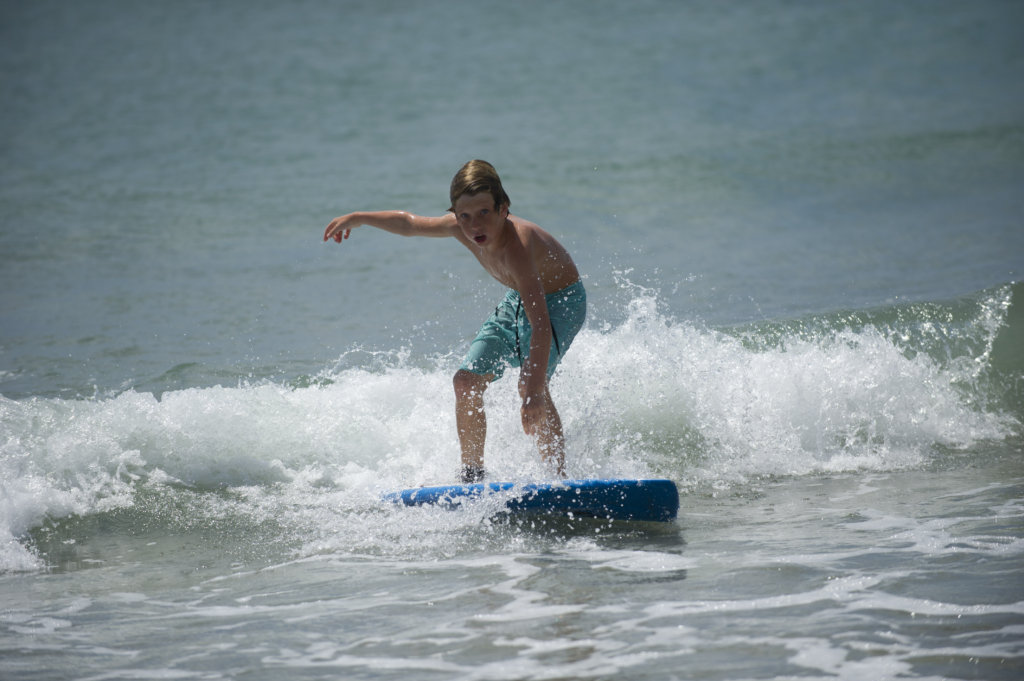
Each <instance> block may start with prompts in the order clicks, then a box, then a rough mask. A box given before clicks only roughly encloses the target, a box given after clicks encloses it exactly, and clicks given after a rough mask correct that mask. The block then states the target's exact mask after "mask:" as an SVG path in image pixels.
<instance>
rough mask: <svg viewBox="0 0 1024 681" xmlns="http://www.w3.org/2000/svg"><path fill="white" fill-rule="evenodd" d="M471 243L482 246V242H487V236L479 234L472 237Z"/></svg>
mask: <svg viewBox="0 0 1024 681" xmlns="http://www.w3.org/2000/svg"><path fill="white" fill-rule="evenodd" d="M473 241H475V242H477V243H478V244H482V243H483V242H485V241H487V235H486V234H479V235H477V236H475V237H473Z"/></svg>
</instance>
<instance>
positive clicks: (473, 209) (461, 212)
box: [454, 192, 508, 248]
mask: <svg viewBox="0 0 1024 681" xmlns="http://www.w3.org/2000/svg"><path fill="white" fill-rule="evenodd" d="M454 208H455V219H456V220H457V221H458V224H459V228H460V229H461V230H462V233H463V234H464V235H465V236H466V238H467V239H469V240H470V241H472V242H474V243H476V244H477V245H478V246H480V247H481V248H487V247H488V246H490V245H494V244H497V243H498V236H499V235H500V234H501V231H502V229H503V228H504V226H505V218H507V217H508V207H507V206H505V205H504V204H503V205H500V206H495V205H494V197H493V196H491V194H490V193H489V192H480V193H478V194H463V195H462V196H460V197H459V198H458V199H456V201H455V206H454Z"/></svg>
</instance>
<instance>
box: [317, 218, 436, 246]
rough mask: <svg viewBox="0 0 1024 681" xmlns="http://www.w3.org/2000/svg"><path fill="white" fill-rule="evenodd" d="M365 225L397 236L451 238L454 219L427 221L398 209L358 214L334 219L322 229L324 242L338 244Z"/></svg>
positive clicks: (430, 219) (429, 219)
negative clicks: (331, 241)
mask: <svg viewBox="0 0 1024 681" xmlns="http://www.w3.org/2000/svg"><path fill="white" fill-rule="evenodd" d="M360 225H369V226H370V227H376V228H377V229H383V230H384V231H385V232H391V233H392V234H398V235H400V236H433V237H442V236H454V235H455V227H456V222H455V216H454V215H452V214H450V213H448V214H445V215H442V216H440V217H436V218H431V217H424V216H422V215H415V214H413V213H406V212H405V211H400V210H381V211H361V212H357V213H349V214H348V215H342V216H341V217H337V218H334V219H333V220H331V223H330V224H329V225H327V229H325V230H324V241H328V240H330V239H334V240H335V241H337V242H338V243H339V244H340V243H341V242H342V240H343V239H347V238H348V237H349V234H351V233H352V230H353V229H355V228H356V227H359V226H360Z"/></svg>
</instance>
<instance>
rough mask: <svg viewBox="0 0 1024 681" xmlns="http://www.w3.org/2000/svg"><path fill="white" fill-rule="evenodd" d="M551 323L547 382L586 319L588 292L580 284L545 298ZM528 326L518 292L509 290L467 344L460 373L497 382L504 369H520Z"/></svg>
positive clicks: (527, 347) (527, 345)
mask: <svg viewBox="0 0 1024 681" xmlns="http://www.w3.org/2000/svg"><path fill="white" fill-rule="evenodd" d="M544 298H545V300H546V301H547V305H548V317H549V318H550V319H551V354H550V355H548V369H547V375H548V378H551V375H552V374H553V373H555V367H557V366H558V363H559V362H560V361H561V360H562V357H564V356H565V352H566V350H568V349H569V345H570V344H572V341H573V339H574V338H576V334H577V333H579V330H580V329H581V328H583V322H584V321H585V320H586V318H587V292H586V290H585V289H584V288H583V282H582V281H577V282H576V283H575V284H570V285H569V286H566V287H565V288H563V289H562V290H561V291H555V292H554V293H549V294H547V295H546V296H545V297H544ZM530 333H531V329H530V322H529V320H527V318H526V311H525V310H524V309H523V301H522V299H521V298H520V297H519V292H518V291H513V290H509V292H508V293H506V294H505V299H504V300H502V301H501V303H500V304H499V305H498V307H496V308H495V309H494V314H492V315H491V316H490V317H488V319H487V321H486V322H484V325H483V326H481V327H480V331H479V333H477V335H476V338H474V339H473V342H472V343H470V346H469V352H468V353H467V354H466V359H465V360H464V361H463V362H462V366H461V367H459V368H460V369H465V370H466V371H470V372H472V373H474V374H479V375H481V376H486V375H487V374H493V375H494V379H493V380H495V381H496V380H498V379H499V378H501V376H502V374H504V373H505V368H506V367H509V366H511V367H521V366H522V365H523V358H524V357H529V355H530Z"/></svg>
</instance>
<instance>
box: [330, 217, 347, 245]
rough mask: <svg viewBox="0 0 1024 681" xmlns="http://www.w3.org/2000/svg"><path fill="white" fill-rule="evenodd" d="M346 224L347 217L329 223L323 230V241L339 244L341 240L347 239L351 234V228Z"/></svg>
mask: <svg viewBox="0 0 1024 681" xmlns="http://www.w3.org/2000/svg"><path fill="white" fill-rule="evenodd" d="M348 222H349V220H348V216H347V215H342V216H341V217H338V218H334V219H333V220H331V223H330V224H329V225H327V229H325V230H324V241H328V240H330V239H334V240H335V241H337V242H338V243H339V244H340V243H341V241H342V239H347V238H348V236H349V234H351V233H352V226H351V225H349V224H348Z"/></svg>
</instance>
